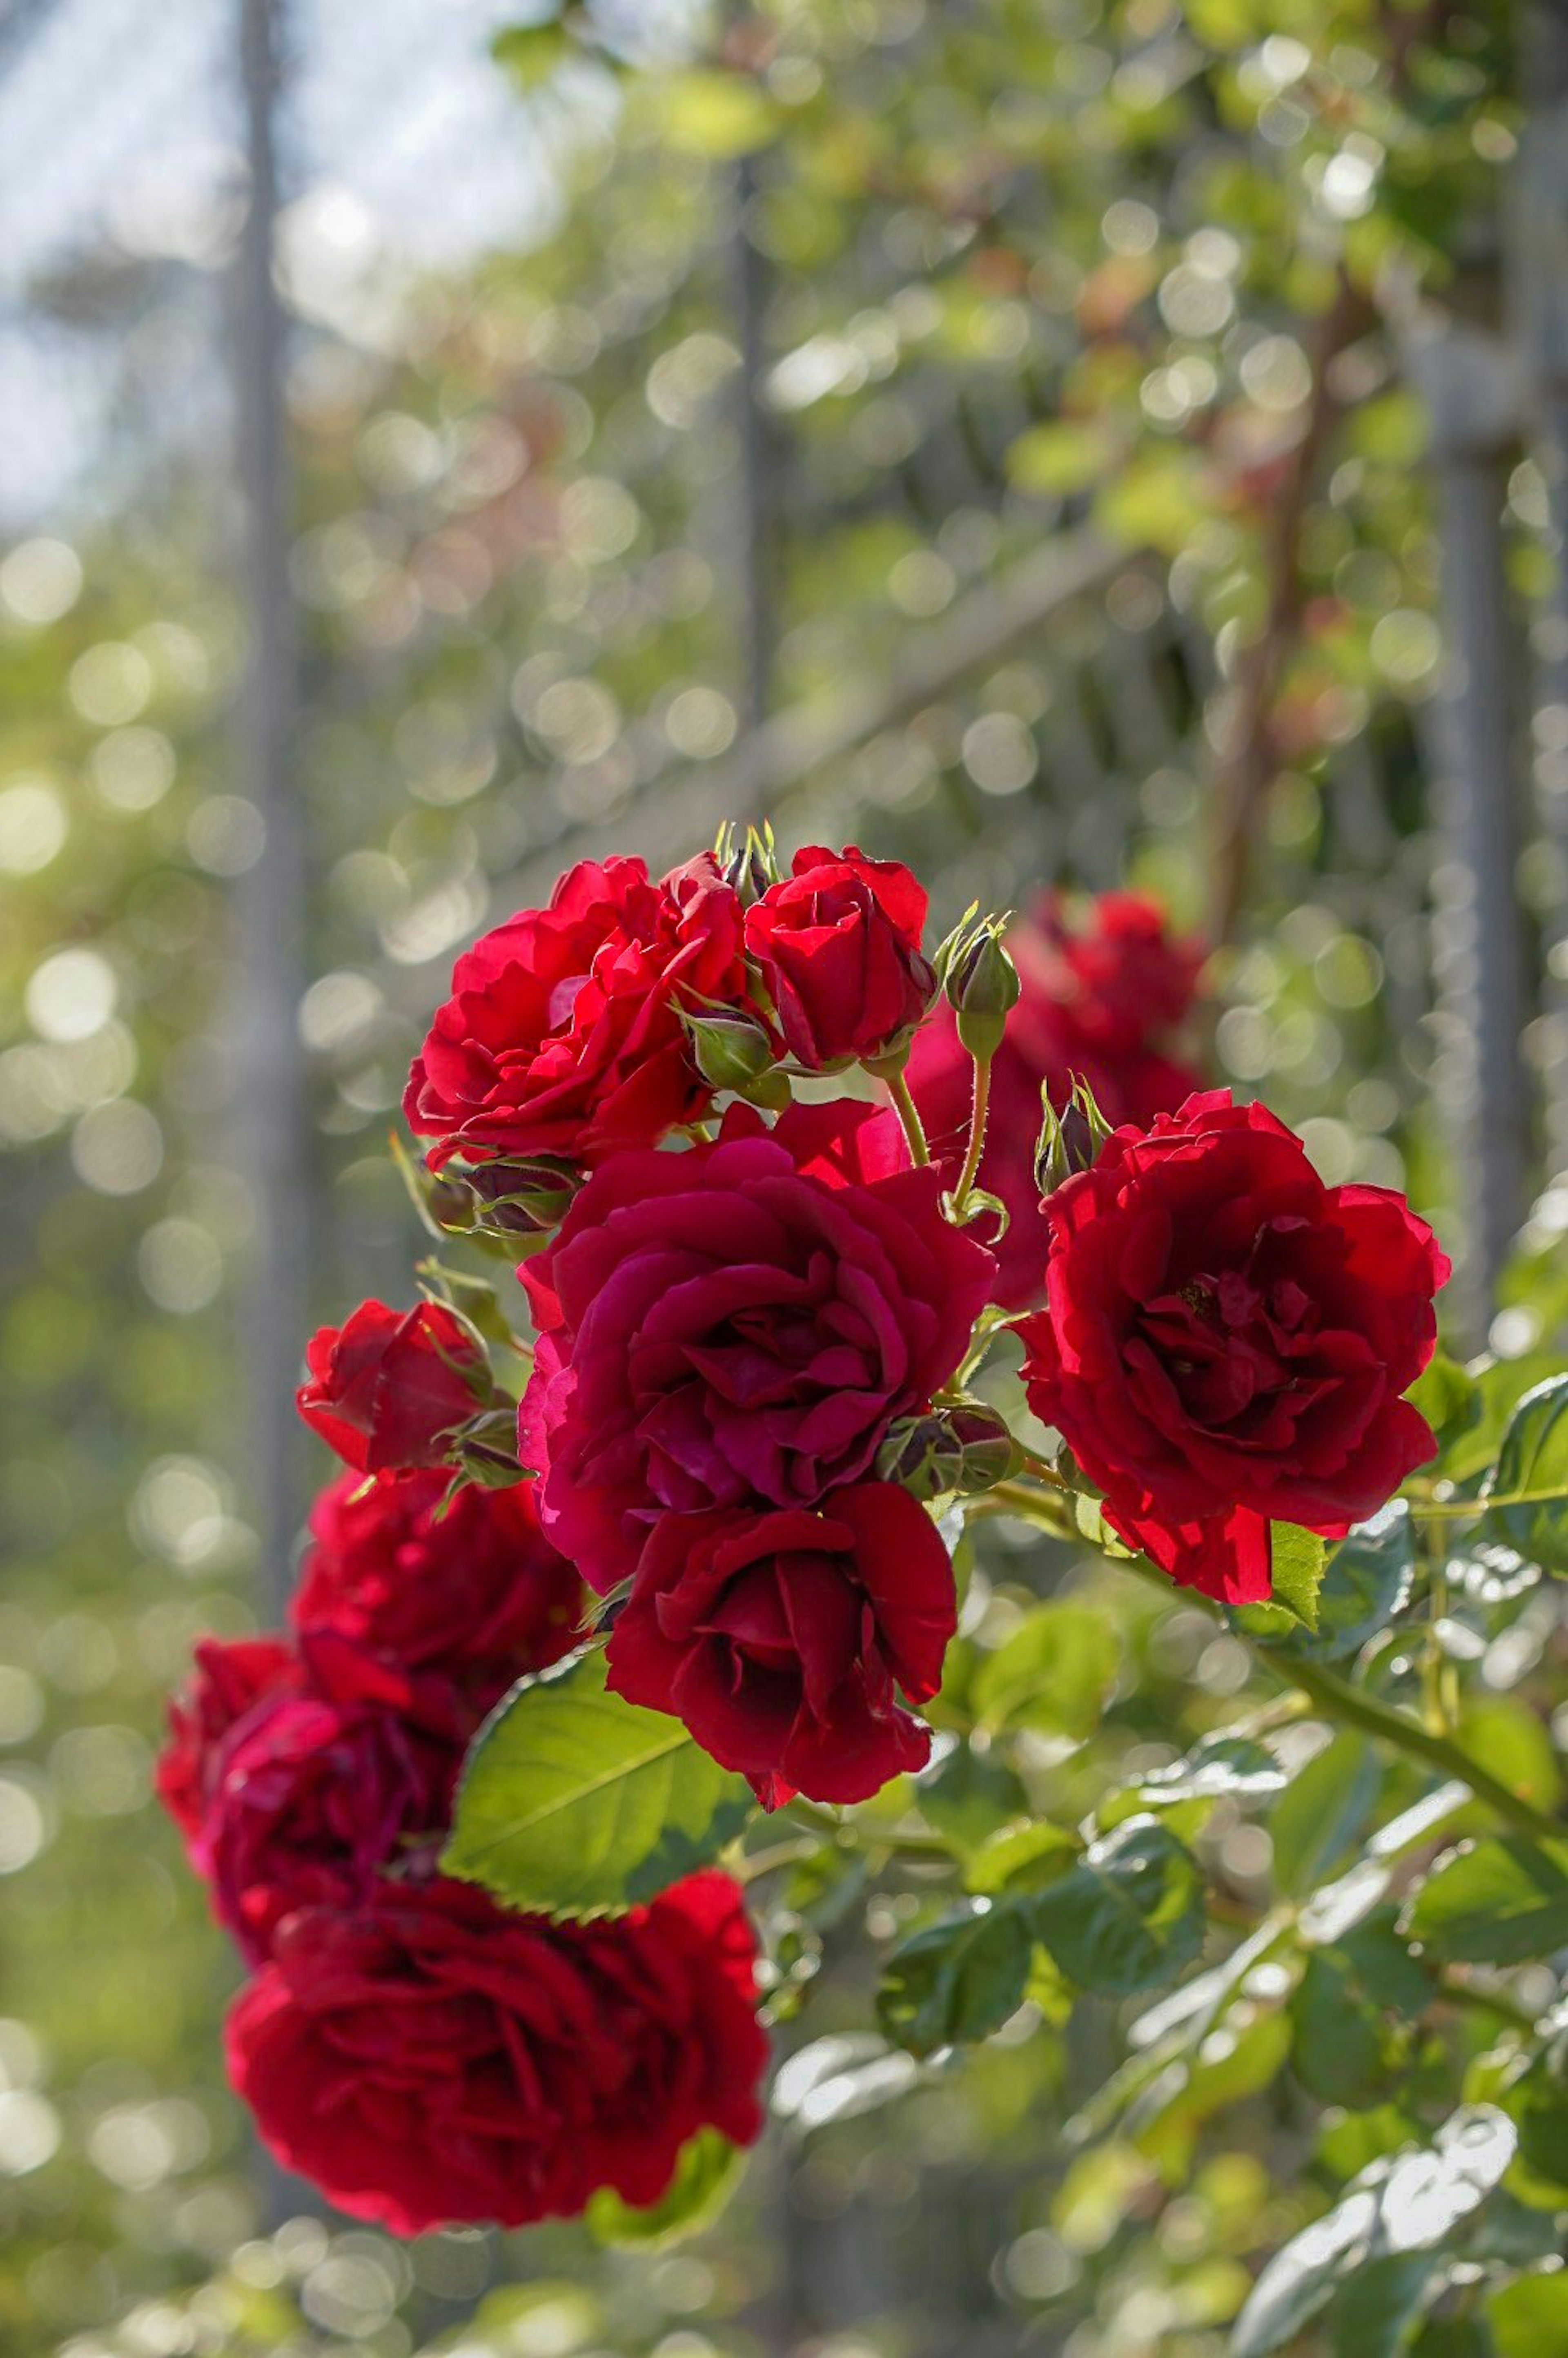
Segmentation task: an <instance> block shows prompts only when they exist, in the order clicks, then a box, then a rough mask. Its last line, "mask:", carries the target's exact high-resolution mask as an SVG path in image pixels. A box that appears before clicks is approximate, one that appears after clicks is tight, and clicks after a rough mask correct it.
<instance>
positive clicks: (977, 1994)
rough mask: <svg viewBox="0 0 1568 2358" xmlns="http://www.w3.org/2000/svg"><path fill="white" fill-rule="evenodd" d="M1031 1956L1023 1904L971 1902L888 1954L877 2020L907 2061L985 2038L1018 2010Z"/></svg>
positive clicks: (1029, 1932)
mask: <svg viewBox="0 0 1568 2358" xmlns="http://www.w3.org/2000/svg"><path fill="white" fill-rule="evenodd" d="M1033 1951H1034V1941H1033V1933H1032V1931H1031V1929H1030V1922H1029V1917H1028V1913H1027V1910H1026V1909H1024V1908H1023V1906H1022V1904H1020V1903H1019V1902H1016V1901H1011V1900H1004V1901H1002V1902H1000V1903H998V1904H994V1905H993V1903H992V1902H991V1901H989V1899H977V1900H974V1901H972V1902H971V1903H970V1904H969V1906H968V1907H967V1908H963V1909H956V1910H955V1911H954V1913H953V1914H952V1915H950V1916H945V1917H943V1918H941V1919H940V1920H938V1921H937V1922H936V1923H935V1924H928V1925H927V1926H926V1927H925V1930H924V1931H919V1932H915V1933H914V1934H912V1935H911V1937H910V1939H908V1940H907V1941H905V1942H902V1943H901V1944H900V1946H899V1947H898V1948H897V1949H895V1950H894V1951H893V1952H892V1956H891V1957H890V1958H889V1959H888V1962H887V1966H886V1969H885V1971H884V1974H883V1977H882V1984H881V1989H880V1990H879V1991H878V1993H877V2016H878V2019H879V2020H880V2022H881V2027H882V2028H883V2029H884V2030H885V2031H886V2033H887V2035H888V2037H889V2038H890V2039H892V2040H894V2041H895V2042H896V2044H897V2045H899V2046H900V2047H903V2048H905V2049H907V2050H908V2051H909V2053H910V2054H912V2055H919V2056H924V2055H933V2054H935V2052H936V2050H937V2049H938V2048H942V2047H955V2046H959V2045H963V2044H965V2043H967V2042H968V2041H969V2040H971V2039H987V2038H989V2036H990V2034H991V2032H992V2031H993V2030H1000V2028H1001V2026H1002V2024H1003V2023H1004V2022H1006V2021H1007V2020H1008V2018H1009V2017H1010V2016H1011V2015H1014V2014H1016V2013H1017V2011H1018V2009H1019V2007H1020V2006H1022V2003H1023V2000H1024V1996H1025V1993H1026V1991H1027V1988H1028V1984H1029V1970H1030V1961H1031V1959H1032V1957H1033Z"/></svg>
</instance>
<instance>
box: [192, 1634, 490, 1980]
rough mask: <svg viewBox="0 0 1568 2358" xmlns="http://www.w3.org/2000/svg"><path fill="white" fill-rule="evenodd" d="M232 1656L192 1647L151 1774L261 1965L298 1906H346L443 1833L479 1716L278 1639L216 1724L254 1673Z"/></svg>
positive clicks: (353, 1663) (447, 1698) (333, 1646)
mask: <svg viewBox="0 0 1568 2358" xmlns="http://www.w3.org/2000/svg"><path fill="white" fill-rule="evenodd" d="M232 1651H233V1650H232V1649H230V1648H228V1647H225V1646H224V1645H223V1644H222V1641H221V1640H218V1639H209V1640H208V1641H207V1642H206V1643H205V1644H203V1645H202V1646H200V1647H199V1648H198V1650H197V1671H196V1676H195V1680H194V1682H193V1687H192V1692H191V1693H190V1695H189V1697H188V1699H187V1700H186V1702H185V1703H184V1704H181V1705H179V1706H177V1714H178V1717H177V1732H176V1736H175V1739H174V1743H173V1745H172V1746H171V1747H170V1753H171V1755H172V1759H171V1760H170V1765H169V1767H168V1768H167V1769H166V1770H165V1772H164V1774H163V1775H162V1776H160V1779H159V1784H160V1790H166V1789H167V1788H169V1787H172V1789H173V1798H172V1799H170V1800H169V1806H170V1808H171V1810H172V1811H173V1812H174V1813H175V1814H176V1816H177V1817H178V1818H179V1822H180V1823H181V1825H182V1826H184V1827H186V1830H187V1848H188V1850H189V1855H190V1862H191V1865H192V1866H194V1867H195V1868H196V1870H197V1872H198V1873H199V1874H200V1875H202V1876H204V1877H206V1878H207V1879H208V1881H209V1883H210V1885H211V1894H212V1905H213V1909H214V1910H215V1911H216V1913H217V1915H218V1917H219V1919H220V1920H221V1921H222V1923H224V1924H226V1925H227V1927H228V1929H229V1930H230V1931H231V1932H232V1934H233V1936H234V1938H235V1940H236V1941H237V1942H239V1945H240V1947H241V1949H242V1951H243V1953H244V1955H245V1957H246V1958H247V1959H248V1960H249V1961H250V1962H251V1963H255V1962H257V1960H258V1959H260V1958H262V1957H265V1955H266V1954H267V1952H268V1950H269V1948H270V1946H271V1944H272V1940H273V1935H274V1933H275V1932H276V1928H277V1926H278V1924H279V1923H280V1922H281V1921H282V1920H283V1919H284V1918H285V1917H286V1916H287V1915H289V1914H290V1913H291V1912H292V1911H293V1910H294V1909H297V1908H305V1907H312V1906H316V1905H319V1904H321V1903H323V1902H326V1903H330V1904H331V1905H334V1906H340V1907H341V1906H347V1905H351V1904H352V1903H353V1902H354V1901H356V1900H357V1899H359V1898H362V1896H363V1894H364V1893H365V1892H366V1891H367V1890H368V1889H369V1888H370V1887H371V1886H372V1885H373V1882H374V1880H375V1877H377V1875H378V1874H379V1873H380V1872H381V1870H382V1869H383V1868H384V1866H387V1865H388V1864H389V1863H390V1862H391V1861H392V1859H393V1858H394V1857H395V1855H396V1854H397V1852H398V1850H399V1848H400V1846H401V1844H403V1843H404V1841H405V1839H406V1838H408V1837H415V1836H419V1835H426V1836H429V1835H435V1834H438V1833H441V1832H442V1831H443V1830H444V1828H445V1826H446V1823H447V1820H448V1816H449V1804H450V1801H451V1793H452V1788H453V1785H454V1784H455V1782H456V1779H457V1772H458V1769H459V1768H460V1764H461V1760H462V1753H463V1747H464V1744H465V1742H466V1741H467V1738H468V1736H470V1734H471V1733H472V1730H473V1727H474V1725H476V1720H477V1715H476V1714H473V1713H472V1712H469V1711H466V1710H465V1709H464V1708H463V1707H462V1705H461V1704H460V1703H459V1701H458V1699H457V1697H456V1696H455V1695H454V1694H453V1693H451V1691H450V1690H449V1689H448V1688H446V1687H445V1686H444V1684H442V1683H441V1682H438V1681H430V1680H427V1681H416V1680H415V1679H414V1678H413V1677H411V1676H410V1674H409V1673H407V1672H406V1671H400V1670H399V1669H397V1668H396V1667H395V1665H393V1664H390V1663H386V1662H382V1661H377V1660H375V1659H374V1658H373V1656H371V1655H368V1654H365V1653H362V1651H361V1650H359V1649H358V1648H356V1647H352V1646H348V1645H344V1644H342V1643H341V1641H340V1640H338V1639H318V1640H312V1641H309V1642H308V1644H307V1646H306V1648H305V1650H304V1651H303V1654H302V1655H301V1656H299V1657H295V1656H293V1654H292V1652H291V1650H284V1649H281V1648H280V1649H278V1650H277V1651H278V1652H279V1654H280V1655H282V1656H283V1659H282V1660H280V1661H279V1662H278V1663H277V1665H276V1675H275V1676H274V1677H273V1678H272V1679H271V1681H270V1682H265V1683H264V1684H262V1685H261V1686H260V1687H259V1689H258V1691H257V1692H256V1693H254V1697H253V1699H252V1700H251V1701H250V1702H249V1703H248V1704H246V1705H245V1706H244V1707H243V1708H242V1709H241V1710H240V1711H239V1712H238V1714H237V1715H235V1716H234V1717H232V1719H229V1720H228V1721H227V1723H226V1724H225V1713H226V1711H227V1709H228V1706H229V1704H231V1703H232V1702H237V1701H240V1700H241V1697H242V1691H243V1684H244V1682H245V1680H246V1678H247V1676H248V1673H249V1665H247V1664H244V1663H242V1664H241V1665H239V1666H238V1667H237V1668H236V1666H235V1665H233V1664H232V1663H231V1662H230V1660H228V1657H229V1656H230V1654H231V1653H232ZM192 1729H198V1730H200V1731H201V1735H200V1737H199V1738H198V1739H197V1741H196V1743H195V1745H194V1747H192V1742H191V1736H190V1731H191V1730H192ZM166 1758H169V1756H166ZM166 1798H168V1792H167V1790H166Z"/></svg>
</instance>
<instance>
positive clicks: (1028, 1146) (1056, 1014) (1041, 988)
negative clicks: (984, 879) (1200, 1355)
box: [909, 892, 1203, 1310]
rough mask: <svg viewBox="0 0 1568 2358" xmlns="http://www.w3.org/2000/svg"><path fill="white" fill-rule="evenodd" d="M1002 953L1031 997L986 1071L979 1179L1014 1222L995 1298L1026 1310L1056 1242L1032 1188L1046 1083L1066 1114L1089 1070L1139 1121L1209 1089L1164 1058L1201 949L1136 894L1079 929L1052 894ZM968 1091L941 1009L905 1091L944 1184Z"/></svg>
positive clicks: (1091, 1079)
mask: <svg viewBox="0 0 1568 2358" xmlns="http://www.w3.org/2000/svg"><path fill="white" fill-rule="evenodd" d="M1007 946H1008V948H1009V950H1010V951H1011V955H1012V959H1013V963H1014V965H1015V966H1016V967H1017V968H1018V978H1019V982H1020V985H1021V986H1022V995H1021V997H1020V999H1019V1002H1018V1005H1017V1006H1016V1007H1015V1008H1014V1009H1013V1011H1012V1012H1011V1015H1010V1016H1009V1017H1008V1019H1007V1031H1006V1033H1005V1035H1004V1037H1003V1040H1002V1044H1001V1046H1000V1049H999V1050H998V1051H997V1054H996V1056H995V1058H994V1060H993V1062H992V1065H991V1103H990V1120H989V1126H988V1128H987V1131H986V1151H985V1157H984V1160H983V1161H982V1163H981V1164H980V1172H979V1184H980V1185H981V1186H982V1187H985V1188H989V1191H990V1193H991V1194H992V1195H996V1196H999V1197H1000V1200H1001V1202H1002V1203H1003V1204H1005V1205H1006V1206H1007V1209H1008V1214H1009V1221H1008V1228H1007V1233H1006V1235H1005V1236H1004V1237H1002V1238H1001V1239H1000V1242H999V1243H998V1244H997V1246H996V1257H997V1270H998V1277H997V1286H996V1299H997V1301H998V1302H1000V1303H1002V1304H1003V1306H1004V1307H1005V1308H1007V1309H1009V1310H1022V1309H1025V1308H1028V1307H1030V1306H1031V1305H1032V1304H1033V1303H1036V1302H1038V1301H1039V1300H1040V1298H1041V1293H1042V1291H1043V1276H1042V1272H1043V1271H1044V1265H1045V1251H1046V1247H1047V1243H1048V1240H1049V1239H1048V1234H1047V1230H1046V1228H1045V1224H1044V1220H1043V1219H1042V1217H1041V1213H1040V1190H1039V1188H1038V1187H1037V1186H1036V1184H1035V1181H1034V1145H1035V1141H1036V1139H1037V1138H1038V1137H1039V1134H1040V1092H1041V1089H1042V1087H1049V1088H1050V1091H1051V1101H1052V1103H1053V1104H1054V1106H1055V1107H1056V1108H1057V1109H1058V1111H1060V1110H1061V1109H1062V1108H1063V1107H1064V1106H1065V1104H1066V1101H1067V1096H1068V1092H1069V1090H1070V1088H1071V1087H1072V1081H1073V1076H1074V1075H1075V1074H1081V1075H1082V1076H1083V1077H1084V1078H1085V1079H1086V1080H1087V1082H1088V1084H1089V1086H1090V1087H1091V1088H1092V1089H1093V1090H1094V1093H1095V1096H1096V1098H1097V1099H1098V1103H1099V1106H1100V1109H1101V1111H1102V1112H1103V1113H1104V1114H1105V1116H1106V1118H1107V1120H1108V1121H1110V1122H1111V1123H1112V1124H1113V1125H1114V1124H1118V1123H1121V1122H1136V1123H1138V1124H1139V1125H1140V1126H1145V1125H1147V1124H1148V1123H1149V1122H1151V1121H1152V1120H1153V1119H1154V1117H1155V1115H1156V1114H1160V1113H1169V1112H1171V1111H1173V1109H1175V1108H1176V1107H1177V1106H1179V1105H1180V1104H1181V1103H1182V1101H1183V1099H1184V1098H1186V1097H1189V1096H1190V1095H1191V1094H1192V1092H1193V1091H1194V1090H1195V1089H1197V1088H1201V1087H1202V1086H1203V1082H1202V1078H1201V1076H1200V1075H1198V1074H1197V1073H1195V1071H1193V1070H1192V1069H1191V1068H1190V1066H1189V1065H1185V1064H1184V1063H1183V1062H1182V1061H1181V1060H1180V1059H1179V1058H1176V1057H1173V1056H1172V1055H1170V1054H1169V1053H1168V1048H1169V1043H1170V1039H1171V1035H1172V1033H1173V1031H1174V1030H1175V1028H1176V1027H1177V1026H1178V1025H1179V1024H1180V1023H1181V1022H1182V1020H1183V1018H1184V1016H1185V1015H1186V1013H1187V1011H1188V1010H1189V1008H1190V1006H1191V1004H1192V1000H1193V993H1194V988H1195V980H1196V976H1197V970H1198V968H1199V965H1200V964H1201V954H1200V952H1199V951H1198V950H1197V948H1196V946H1195V945H1193V944H1191V943H1187V942H1180V941H1175V940H1173V939H1172V937H1171V936H1170V934H1169V933H1168V931H1167V929H1166V926H1165V921H1164V918H1163V916H1162V914H1161V912H1160V910H1159V908H1158V907H1157V905H1156V904H1155V903H1153V902H1152V901H1149V900H1145V899H1144V898H1143V897H1142V895H1141V894H1139V893H1135V892H1106V893H1102V894H1101V895H1100V897H1099V899H1098V901H1096V902H1095V903H1093V904H1092V909H1091V913H1090V922H1089V923H1087V925H1084V926H1082V927H1081V928H1079V929H1076V930H1075V929H1074V928H1073V927H1072V926H1071V925H1069V923H1068V921H1067V918H1066V916H1065V913H1064V910H1063V907H1062V904H1061V903H1060V902H1059V901H1057V900H1056V899H1054V898H1051V897H1048V898H1046V899H1045V900H1044V902H1042V903H1041V904H1040V905H1039V907H1037V909H1036V910H1035V912H1034V914H1033V918H1032V919H1029V920H1026V921H1025V922H1023V923H1022V924H1020V925H1014V926H1013V927H1012V928H1011V931H1010V932H1009V934H1008V936H1007ZM973 1085H974V1065H973V1063H972V1061H971V1059H970V1057H969V1056H968V1053H967V1052H966V1050H965V1049H964V1047H963V1046H962V1044H960V1042H959V1039H958V1031H957V1019H956V1018H955V1016H954V1014H953V1011H952V1009H951V1008H950V1007H949V1006H948V1005H947V1004H946V1001H943V1002H942V1003H941V1004H940V1005H939V1006H938V1007H937V1009H936V1010H935V1014H934V1015H933V1017H932V1020H931V1021H930V1022H928V1023H926V1024H925V1025H924V1026H923V1027H922V1028H921V1030H920V1031H919V1032H918V1033H916V1034H915V1039H914V1048H913V1049H912V1051H911V1054H910V1060H909V1086H910V1089H911V1092H912V1094H913V1096H914V1102H915V1104H916V1106H917V1107H918V1108H919V1109H920V1116H921V1120H923V1121H924V1122H925V1128H926V1131H927V1134H928V1136H929V1138H930V1141H931V1151H932V1153H933V1154H934V1156H935V1159H936V1163H937V1165H938V1167H939V1169H940V1170H941V1171H942V1173H943V1175H944V1177H945V1178H946V1181H947V1183H948V1184H949V1185H951V1184H953V1183H954V1182H955V1181H956V1179H957V1174H958V1168H959V1165H960V1163H962V1161H963V1154H964V1147H965V1143H966V1141H967V1140H968V1130H969V1100H970V1094H971V1091H972V1088H973Z"/></svg>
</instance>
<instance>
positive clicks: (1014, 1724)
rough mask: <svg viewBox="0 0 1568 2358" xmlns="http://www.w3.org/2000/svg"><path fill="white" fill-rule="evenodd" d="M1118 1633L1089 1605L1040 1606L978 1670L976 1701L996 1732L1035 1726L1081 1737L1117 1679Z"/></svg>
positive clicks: (1067, 1602)
mask: <svg viewBox="0 0 1568 2358" xmlns="http://www.w3.org/2000/svg"><path fill="white" fill-rule="evenodd" d="M1119 1656H1120V1649H1119V1646H1118V1644H1117V1638H1116V1632H1115V1630H1114V1628H1112V1627H1111V1625H1110V1623H1109V1622H1108V1620H1107V1618H1106V1617H1105V1616H1104V1615H1103V1614H1102V1613H1099V1612H1097V1611H1096V1610H1095V1608H1094V1607H1093V1606H1088V1605H1077V1604H1074V1603H1073V1602H1071V1601H1070V1600H1068V1599H1063V1600H1060V1601H1058V1600H1052V1601H1051V1602H1049V1603H1047V1604H1044V1605H1037V1606H1034V1608H1033V1611H1032V1612H1031V1613H1029V1614H1028V1615H1027V1616H1026V1617H1025V1618H1024V1619H1023V1620H1022V1622H1021V1623H1020V1624H1019V1626H1018V1628H1016V1629H1015V1630H1014V1631H1013V1633H1012V1635H1011V1638H1008V1639H1005V1640H1004V1641H1003V1643H1002V1644H1001V1645H1000V1646H999V1647H998V1648H997V1650H996V1651H995V1653H994V1654H989V1655H987V1657H986V1658H985V1660H983V1661H982V1662H981V1663H980V1665H979V1668H978V1670H977V1671H976V1672H975V1679H974V1686H973V1690H972V1693H973V1702H974V1707H975V1710H976V1712H977V1714H979V1718H980V1720H981V1721H982V1722H983V1724H984V1725H986V1726H987V1727H989V1729H991V1730H992V1731H993V1733H1000V1731H1002V1730H1003V1729H1011V1728H1032V1729H1034V1730H1036V1731H1038V1732H1041V1733H1044V1734H1046V1735H1050V1736H1072V1737H1073V1738H1074V1739H1075V1740H1076V1741H1077V1742H1080V1743H1081V1742H1082V1740H1083V1738H1084V1737H1085V1736H1091V1735H1092V1734H1093V1733H1094V1731H1095V1729H1096V1728H1097V1727H1098V1725H1099V1723H1100V1718H1101V1715H1102V1714H1103V1712H1104V1709H1105V1704H1106V1698H1107V1696H1108V1694H1109V1693H1110V1690H1111V1687H1112V1685H1113V1684H1114V1682H1115V1680H1116V1673H1117V1668H1118V1664H1119Z"/></svg>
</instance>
